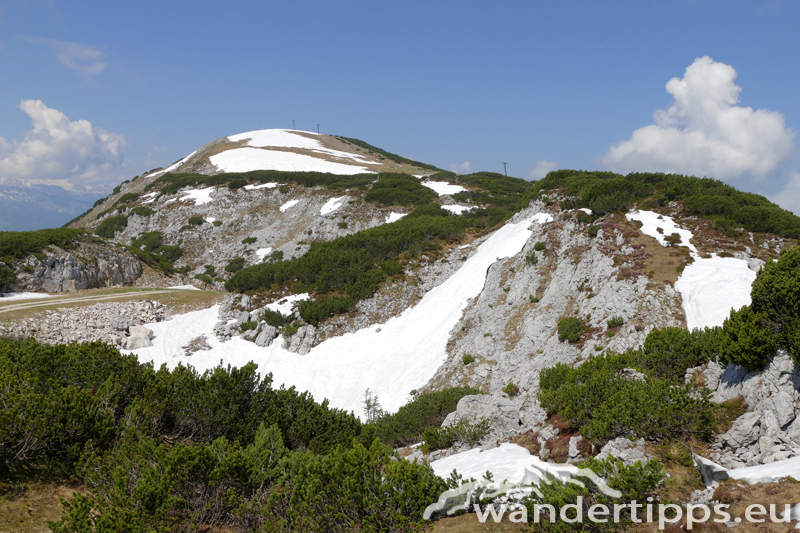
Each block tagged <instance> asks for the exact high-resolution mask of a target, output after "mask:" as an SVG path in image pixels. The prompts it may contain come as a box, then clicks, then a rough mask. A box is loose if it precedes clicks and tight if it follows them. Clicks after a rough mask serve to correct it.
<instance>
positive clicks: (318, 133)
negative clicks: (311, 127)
mask: <svg viewBox="0 0 800 533" xmlns="http://www.w3.org/2000/svg"><path fill="white" fill-rule="evenodd" d="M317 135H319V124H317Z"/></svg>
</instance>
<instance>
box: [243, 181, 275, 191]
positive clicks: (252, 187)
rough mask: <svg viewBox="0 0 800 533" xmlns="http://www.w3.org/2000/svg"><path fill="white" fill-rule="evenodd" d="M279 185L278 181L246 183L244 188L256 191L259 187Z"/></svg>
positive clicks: (269, 187) (265, 187)
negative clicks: (256, 183) (259, 183)
mask: <svg viewBox="0 0 800 533" xmlns="http://www.w3.org/2000/svg"><path fill="white" fill-rule="evenodd" d="M277 186H278V184H277V183H275V182H269V183H262V184H261V185H245V186H244V188H245V189H246V190H248V191H256V190H258V189H273V188H275V187H277Z"/></svg>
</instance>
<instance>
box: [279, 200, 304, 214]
mask: <svg viewBox="0 0 800 533" xmlns="http://www.w3.org/2000/svg"><path fill="white" fill-rule="evenodd" d="M299 203H300V200H289V201H288V202H286V203H285V204H283V205H282V206H281V213H285V212H286V210H287V209H291V208H292V207H294V206H296V205H297V204H299Z"/></svg>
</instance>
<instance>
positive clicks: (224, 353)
mask: <svg viewBox="0 0 800 533" xmlns="http://www.w3.org/2000/svg"><path fill="white" fill-rule="evenodd" d="M530 224H531V219H528V220H524V221H522V222H519V223H516V224H511V223H509V224H506V225H505V226H503V227H502V228H500V229H499V230H498V231H496V232H495V233H494V234H492V235H491V236H490V237H489V238H488V239H487V240H486V241H485V242H484V243H483V244H481V245H480V247H478V249H477V250H476V251H475V253H474V254H473V255H472V257H470V258H469V259H468V260H467V261H466V262H465V263H464V265H462V267H461V268H460V269H459V270H458V271H457V272H456V273H455V274H453V275H452V276H451V277H450V278H449V279H448V280H447V281H445V282H444V283H442V284H441V285H439V286H438V287H435V288H434V289H432V290H430V291H429V292H428V293H426V294H425V296H424V297H423V298H422V300H420V302H419V303H418V304H417V305H416V306H414V307H411V308H409V309H406V310H405V311H404V312H403V313H402V314H401V315H399V316H397V317H393V318H391V319H389V320H388V321H387V322H386V323H384V324H378V325H376V326H372V327H369V328H366V329H362V330H360V331H357V332H355V333H347V334H345V335H342V336H339V337H335V338H332V339H329V340H326V341H324V342H322V343H321V344H319V345H318V346H315V347H314V348H312V349H311V352H310V353H308V354H307V355H297V354H293V353H289V352H287V351H286V350H284V349H283V348H281V345H282V341H281V340H280V339H278V340H276V341H275V342H273V343H272V345H271V346H269V347H266V348H259V347H258V346H256V345H255V344H254V343H252V342H247V341H245V340H242V339H241V338H239V337H234V338H233V339H231V340H230V341H228V342H226V343H224V344H222V343H220V342H219V341H218V340H217V339H216V337H214V336H213V335H210V332H211V331H212V330H213V328H214V324H215V323H216V321H217V313H218V308H217V307H213V308H210V309H206V310H203V311H196V312H194V313H187V314H186V315H179V316H176V317H175V318H174V319H173V320H172V321H169V322H159V323H156V324H153V325H152V326H151V325H148V327H150V328H151V329H153V331H154V332H155V334H156V338H155V339H154V340H153V346H152V347H149V348H141V349H139V350H136V354H137V356H138V358H139V360H140V361H143V362H144V361H151V360H152V361H154V362H155V364H156V366H157V367H158V366H159V365H160V364H161V363H166V364H167V365H168V366H169V367H170V368H173V367H175V366H176V365H177V364H178V363H179V362H183V363H184V364H191V365H193V366H194V367H195V368H197V369H198V370H199V371H201V372H202V371H203V370H206V369H208V368H212V367H214V366H216V365H217V364H219V362H220V360H222V361H223V362H224V363H225V364H231V365H233V366H237V367H241V366H242V365H244V364H246V363H247V362H248V361H255V362H256V363H257V364H258V365H259V372H261V374H262V375H265V374H267V373H269V372H271V373H272V374H273V376H274V384H275V386H279V385H280V384H282V383H284V384H286V385H287V386H291V385H294V386H296V387H297V389H298V390H302V391H309V392H310V393H311V394H312V395H313V396H314V398H315V399H316V400H318V401H322V400H323V399H325V398H327V399H329V400H330V405H331V406H332V407H338V408H340V409H345V410H347V411H353V412H355V413H356V414H359V415H360V414H361V410H362V402H363V395H364V391H365V390H366V389H367V388H369V389H370V390H371V391H373V392H374V393H376V394H377V395H378V398H379V399H380V401H381V404H382V406H383V408H384V409H386V410H387V411H389V412H393V411H396V410H397V409H398V408H400V407H401V406H402V405H403V404H405V403H406V402H407V400H408V393H409V391H411V390H412V389H417V388H420V387H421V386H422V385H424V384H425V383H427V381H428V380H429V379H430V378H431V377H432V376H433V375H434V374H435V372H436V370H437V369H438V368H439V366H440V365H441V364H442V362H443V361H444V360H445V359H446V357H447V352H446V345H447V339H448V338H449V336H450V330H451V329H452V328H453V326H454V325H455V324H456V322H458V320H459V319H460V318H461V315H462V313H463V311H464V308H465V307H466V306H467V303H468V300H469V299H470V298H474V297H475V296H477V295H478V294H479V293H480V292H481V290H482V289H483V286H484V283H485V281H486V271H487V269H488V268H489V267H490V266H491V265H492V264H493V263H494V262H495V261H497V260H498V259H500V258H504V257H509V256H512V255H514V254H516V253H518V252H519V251H520V250H521V249H522V247H523V246H524V245H525V243H526V242H527V240H528V238H529V237H530V235H531V231H530V230H529V229H528V228H529V226H530ZM378 330H380V331H378ZM410 331H413V332H414V335H409V332H410ZM204 333H205V334H209V335H208V337H209V339H208V343H209V345H210V346H211V350H208V351H202V352H196V353H195V354H194V355H192V356H189V357H186V356H185V355H183V349H182V348H181V347H182V346H185V345H186V343H187V342H188V341H189V340H191V339H193V338H195V337H197V336H199V335H201V334H204Z"/></svg>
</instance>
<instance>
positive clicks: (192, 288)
mask: <svg viewBox="0 0 800 533" xmlns="http://www.w3.org/2000/svg"><path fill="white" fill-rule="evenodd" d="M167 289H176V290H182V291H199V290H200V289H198V288H197V287H195V286H194V285H174V286H172V287H167Z"/></svg>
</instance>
